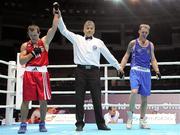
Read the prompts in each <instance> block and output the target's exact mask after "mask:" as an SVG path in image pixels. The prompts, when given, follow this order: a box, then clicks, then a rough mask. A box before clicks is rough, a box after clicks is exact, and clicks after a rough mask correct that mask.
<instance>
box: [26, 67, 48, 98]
mask: <svg viewBox="0 0 180 135" xmlns="http://www.w3.org/2000/svg"><path fill="white" fill-rule="evenodd" d="M50 99H51V87H50V79H49V73H48V72H47V68H46V66H42V67H35V66H28V67H26V70H25V72H24V76H23V101H31V100H33V101H35V100H50Z"/></svg>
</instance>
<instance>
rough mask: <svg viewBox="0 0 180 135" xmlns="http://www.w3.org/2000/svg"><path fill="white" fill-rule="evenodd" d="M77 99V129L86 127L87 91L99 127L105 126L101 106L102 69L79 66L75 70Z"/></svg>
mask: <svg viewBox="0 0 180 135" xmlns="http://www.w3.org/2000/svg"><path fill="white" fill-rule="evenodd" d="M75 79H76V86H75V91H76V94H75V98H76V120H77V122H76V124H75V125H76V127H78V126H82V127H84V124H85V123H84V121H83V118H84V98H85V92H86V89H87V88H88V90H90V92H91V97H92V101H93V106H94V112H95V118H96V123H97V126H98V127H99V126H101V125H104V124H105V121H104V118H103V115H102V106H101V85H100V69H99V68H98V67H95V66H92V67H91V66H90V67H89V68H88V67H85V66H81V65H78V67H77V68H76V70H75Z"/></svg>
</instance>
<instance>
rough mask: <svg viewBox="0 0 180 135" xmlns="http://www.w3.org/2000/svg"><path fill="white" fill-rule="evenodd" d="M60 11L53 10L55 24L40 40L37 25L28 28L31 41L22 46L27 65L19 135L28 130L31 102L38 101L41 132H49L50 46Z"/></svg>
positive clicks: (22, 55) (24, 61) (22, 62)
mask: <svg viewBox="0 0 180 135" xmlns="http://www.w3.org/2000/svg"><path fill="white" fill-rule="evenodd" d="M59 13H60V12H59V9H55V7H54V8H53V14H54V18H53V24H52V27H51V28H50V29H49V30H48V32H47V34H46V35H45V36H44V37H42V38H40V37H39V36H40V29H39V27H38V26H37V25H30V26H29V27H28V36H29V38H30V40H29V41H27V42H25V43H23V44H22V45H21V52H20V56H19V59H20V64H22V65H23V64H25V72H24V76H23V102H22V105H21V124H20V128H19V130H18V134H24V133H26V130H27V124H26V121H27V115H28V111H29V108H28V106H29V101H34V100H38V101H39V104H40V123H39V131H40V132H47V129H46V127H45V116H46V112H47V100H50V99H51V87H50V79H49V74H48V71H47V65H48V63H49V61H48V50H49V44H50V42H51V40H52V39H53V37H54V35H55V33H56V30H57V25H58V20H59Z"/></svg>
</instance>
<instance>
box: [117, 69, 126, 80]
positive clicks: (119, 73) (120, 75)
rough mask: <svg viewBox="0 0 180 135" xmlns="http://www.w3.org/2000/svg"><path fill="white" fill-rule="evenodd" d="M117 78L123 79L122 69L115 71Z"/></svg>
mask: <svg viewBox="0 0 180 135" xmlns="http://www.w3.org/2000/svg"><path fill="white" fill-rule="evenodd" d="M117 76H118V77H119V78H120V79H121V80H122V79H124V77H125V74H124V71H123V70H122V69H120V70H118V71H117Z"/></svg>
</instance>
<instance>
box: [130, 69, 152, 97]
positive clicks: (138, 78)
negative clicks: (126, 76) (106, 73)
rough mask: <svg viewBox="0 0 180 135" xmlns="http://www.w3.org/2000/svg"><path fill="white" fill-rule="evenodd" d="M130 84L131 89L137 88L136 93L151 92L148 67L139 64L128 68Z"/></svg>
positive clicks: (145, 94) (146, 94) (148, 93)
mask: <svg viewBox="0 0 180 135" xmlns="http://www.w3.org/2000/svg"><path fill="white" fill-rule="evenodd" d="M130 85H131V90H132V89H138V94H140V95H142V96H149V95H150V94H151V72H150V69H148V68H143V67H139V66H135V67H132V68H131V70H130Z"/></svg>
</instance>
